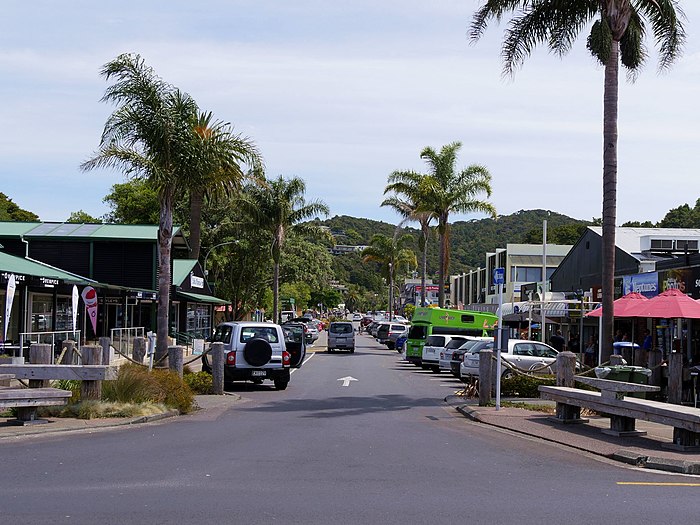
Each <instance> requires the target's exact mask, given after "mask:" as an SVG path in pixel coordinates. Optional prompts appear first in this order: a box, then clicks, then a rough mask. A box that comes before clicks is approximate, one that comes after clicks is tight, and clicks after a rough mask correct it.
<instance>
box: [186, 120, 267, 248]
mask: <svg viewBox="0 0 700 525" xmlns="http://www.w3.org/2000/svg"><path fill="white" fill-rule="evenodd" d="M192 127H193V131H194V133H193V134H192V140H193V141H194V145H193V151H196V152H197V153H198V154H197V155H196V156H193V157H192V166H191V168H190V177H189V178H188V188H189V193H190V258H191V259H198V258H199V252H200V248H201V223H202V203H203V202H204V198H205V195H207V196H210V197H218V196H228V197H230V196H231V194H232V193H233V192H235V191H236V190H239V189H240V187H241V183H242V180H243V179H244V178H245V177H246V175H247V174H246V172H244V171H243V169H242V168H241V165H247V166H249V167H251V168H253V167H255V166H257V165H259V164H261V162H262V161H261V158H260V155H259V153H258V151H257V149H256V147H255V145H254V144H253V143H252V142H250V140H248V139H247V138H245V137H242V136H241V135H236V134H234V133H233V132H232V130H231V126H230V124H228V123H224V122H221V121H218V120H214V118H213V115H212V114H211V113H210V112H198V113H197V115H196V116H195V120H194V121H193V122H192ZM257 172H259V170H255V169H253V170H251V171H250V172H248V174H251V173H252V174H255V173H257Z"/></svg>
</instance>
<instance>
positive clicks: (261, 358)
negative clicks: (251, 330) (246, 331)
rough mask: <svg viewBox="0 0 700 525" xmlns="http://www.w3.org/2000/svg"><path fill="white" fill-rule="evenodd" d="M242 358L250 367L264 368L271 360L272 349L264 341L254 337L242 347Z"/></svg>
mask: <svg viewBox="0 0 700 525" xmlns="http://www.w3.org/2000/svg"><path fill="white" fill-rule="evenodd" d="M243 357H244V358H245V360H246V362H247V363H248V364H249V365H251V366H264V365H266V364H267V363H269V362H270V358H272V347H271V346H270V343H268V342H267V341H265V339H260V338H259V337H254V338H253V339H251V340H250V341H248V342H247V343H246V344H245V347H243Z"/></svg>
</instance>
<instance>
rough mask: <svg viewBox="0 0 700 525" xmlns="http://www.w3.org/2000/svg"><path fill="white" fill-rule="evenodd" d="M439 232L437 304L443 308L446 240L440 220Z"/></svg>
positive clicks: (443, 226) (445, 231)
mask: <svg viewBox="0 0 700 525" xmlns="http://www.w3.org/2000/svg"><path fill="white" fill-rule="evenodd" d="M438 231H439V233H440V268H439V270H438V286H439V288H438V306H439V307H440V308H445V251H446V250H445V244H446V242H447V239H446V236H447V230H446V228H445V223H444V222H442V219H441V220H440V225H439V227H438Z"/></svg>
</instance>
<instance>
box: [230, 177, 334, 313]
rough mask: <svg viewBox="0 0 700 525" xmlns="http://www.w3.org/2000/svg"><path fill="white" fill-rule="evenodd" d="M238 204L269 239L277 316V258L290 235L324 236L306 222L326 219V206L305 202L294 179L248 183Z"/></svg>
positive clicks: (299, 183) (303, 186) (301, 186)
mask: <svg viewBox="0 0 700 525" xmlns="http://www.w3.org/2000/svg"><path fill="white" fill-rule="evenodd" d="M246 190H247V191H246V192H244V194H243V198H242V199H241V201H240V208H241V211H242V212H243V214H244V215H247V216H248V217H250V219H251V225H252V227H254V228H260V229H261V230H264V231H266V232H267V233H268V235H269V236H270V237H271V238H272V240H271V245H270V253H271V255H272V261H273V273H272V314H273V319H274V320H275V321H277V319H278V316H279V281H280V258H281V254H282V247H283V246H284V242H285V240H286V238H287V237H288V236H289V235H290V234H299V235H306V236H312V237H317V238H319V237H327V235H328V233H327V231H326V230H323V229H321V228H320V227H318V226H316V225H314V224H311V223H309V222H302V221H307V220H308V219H311V218H314V217H316V216H318V215H324V216H327V215H328V213H329V209H328V206H327V205H326V204H325V203H323V202H322V201H320V200H314V201H310V202H307V201H306V200H305V198H304V193H305V192H306V184H305V183H304V181H303V180H302V179H300V178H298V177H293V178H292V179H289V180H286V179H284V178H283V177H282V176H280V177H278V178H277V179H274V180H269V181H267V182H266V183H265V184H263V185H257V184H249V185H248V187H247V188H246Z"/></svg>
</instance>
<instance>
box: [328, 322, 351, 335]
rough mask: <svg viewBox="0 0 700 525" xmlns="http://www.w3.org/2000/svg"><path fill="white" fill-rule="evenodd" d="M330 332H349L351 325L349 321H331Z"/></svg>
mask: <svg viewBox="0 0 700 525" xmlns="http://www.w3.org/2000/svg"><path fill="white" fill-rule="evenodd" d="M330 332H331V333H332V334H351V333H352V325H351V324H350V323H332V324H331V328H330Z"/></svg>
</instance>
